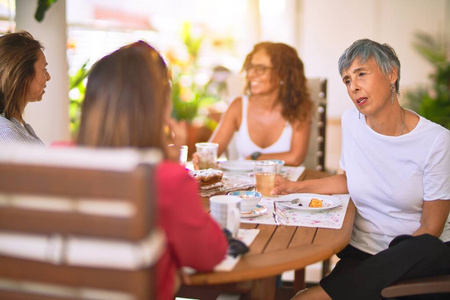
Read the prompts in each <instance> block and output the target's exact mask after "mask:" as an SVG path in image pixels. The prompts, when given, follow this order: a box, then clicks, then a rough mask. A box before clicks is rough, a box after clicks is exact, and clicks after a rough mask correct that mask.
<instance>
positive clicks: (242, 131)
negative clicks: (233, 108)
mask: <svg viewBox="0 0 450 300" xmlns="http://www.w3.org/2000/svg"><path fill="white" fill-rule="evenodd" d="M247 110H248V96H246V95H244V96H242V120H241V127H240V128H239V131H237V132H236V148H237V152H238V155H239V159H245V158H246V157H248V156H250V154H252V153H253V152H255V151H258V152H261V153H279V152H288V151H290V150H291V140H292V126H291V124H290V123H289V122H287V121H286V125H285V126H284V128H283V132H282V133H281V136H280V137H279V138H278V140H277V141H276V142H275V143H273V144H272V145H270V146H269V147H266V148H261V147H259V146H258V145H256V144H255V143H254V142H253V141H252V140H251V138H250V134H249V133H248V125H247Z"/></svg>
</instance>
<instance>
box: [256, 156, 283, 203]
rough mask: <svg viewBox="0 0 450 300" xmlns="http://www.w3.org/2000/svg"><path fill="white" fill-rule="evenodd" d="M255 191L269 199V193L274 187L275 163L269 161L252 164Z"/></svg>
mask: <svg viewBox="0 0 450 300" xmlns="http://www.w3.org/2000/svg"><path fill="white" fill-rule="evenodd" d="M254 173H255V178H256V190H257V191H258V192H260V193H261V194H262V195H263V196H264V197H270V191H272V189H273V188H274V187H275V174H276V173H277V163H276V162H274V161H271V160H258V161H255V164H254Z"/></svg>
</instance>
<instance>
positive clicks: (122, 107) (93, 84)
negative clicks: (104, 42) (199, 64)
mask: <svg viewBox="0 0 450 300" xmlns="http://www.w3.org/2000/svg"><path fill="white" fill-rule="evenodd" d="M169 93H170V87H169V78H168V72H167V67H166V64H165V63H164V60H163V59H162V57H161V56H160V55H159V54H158V52H157V51H156V50H155V49H154V48H152V47H151V46H150V45H148V44H147V43H145V42H142V41H139V42H137V43H134V44H131V45H129V46H125V47H123V48H121V49H119V50H117V51H115V52H113V53H112V54H110V55H107V56H105V57H103V58H102V59H100V60H99V61H98V62H97V63H95V65H94V66H93V67H92V69H91V72H90V74H89V77H88V83H87V87H86V95H85V98H84V101H83V105H82V114H81V124H80V131H79V134H78V138H77V139H78V144H81V145H88V146H95V147H114V146H116V147H120V146H130V147H140V148H146V147H158V148H162V133H163V126H164V125H163V121H164V120H163V118H164V110H165V109H166V107H167V104H168V101H169Z"/></svg>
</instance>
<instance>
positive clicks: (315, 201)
mask: <svg viewBox="0 0 450 300" xmlns="http://www.w3.org/2000/svg"><path fill="white" fill-rule="evenodd" d="M322 202H323V200H319V199H317V198H312V199H311V202H309V207H322Z"/></svg>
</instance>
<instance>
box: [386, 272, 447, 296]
mask: <svg viewBox="0 0 450 300" xmlns="http://www.w3.org/2000/svg"><path fill="white" fill-rule="evenodd" d="M425 294H450V275H440V276H431V277H425V278H420V279H410V280H401V281H399V282H397V283H395V284H392V285H390V286H388V287H386V288H384V289H383V290H382V291H381V296H382V297H383V298H388V299H389V298H397V297H404V296H416V295H425Z"/></svg>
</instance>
